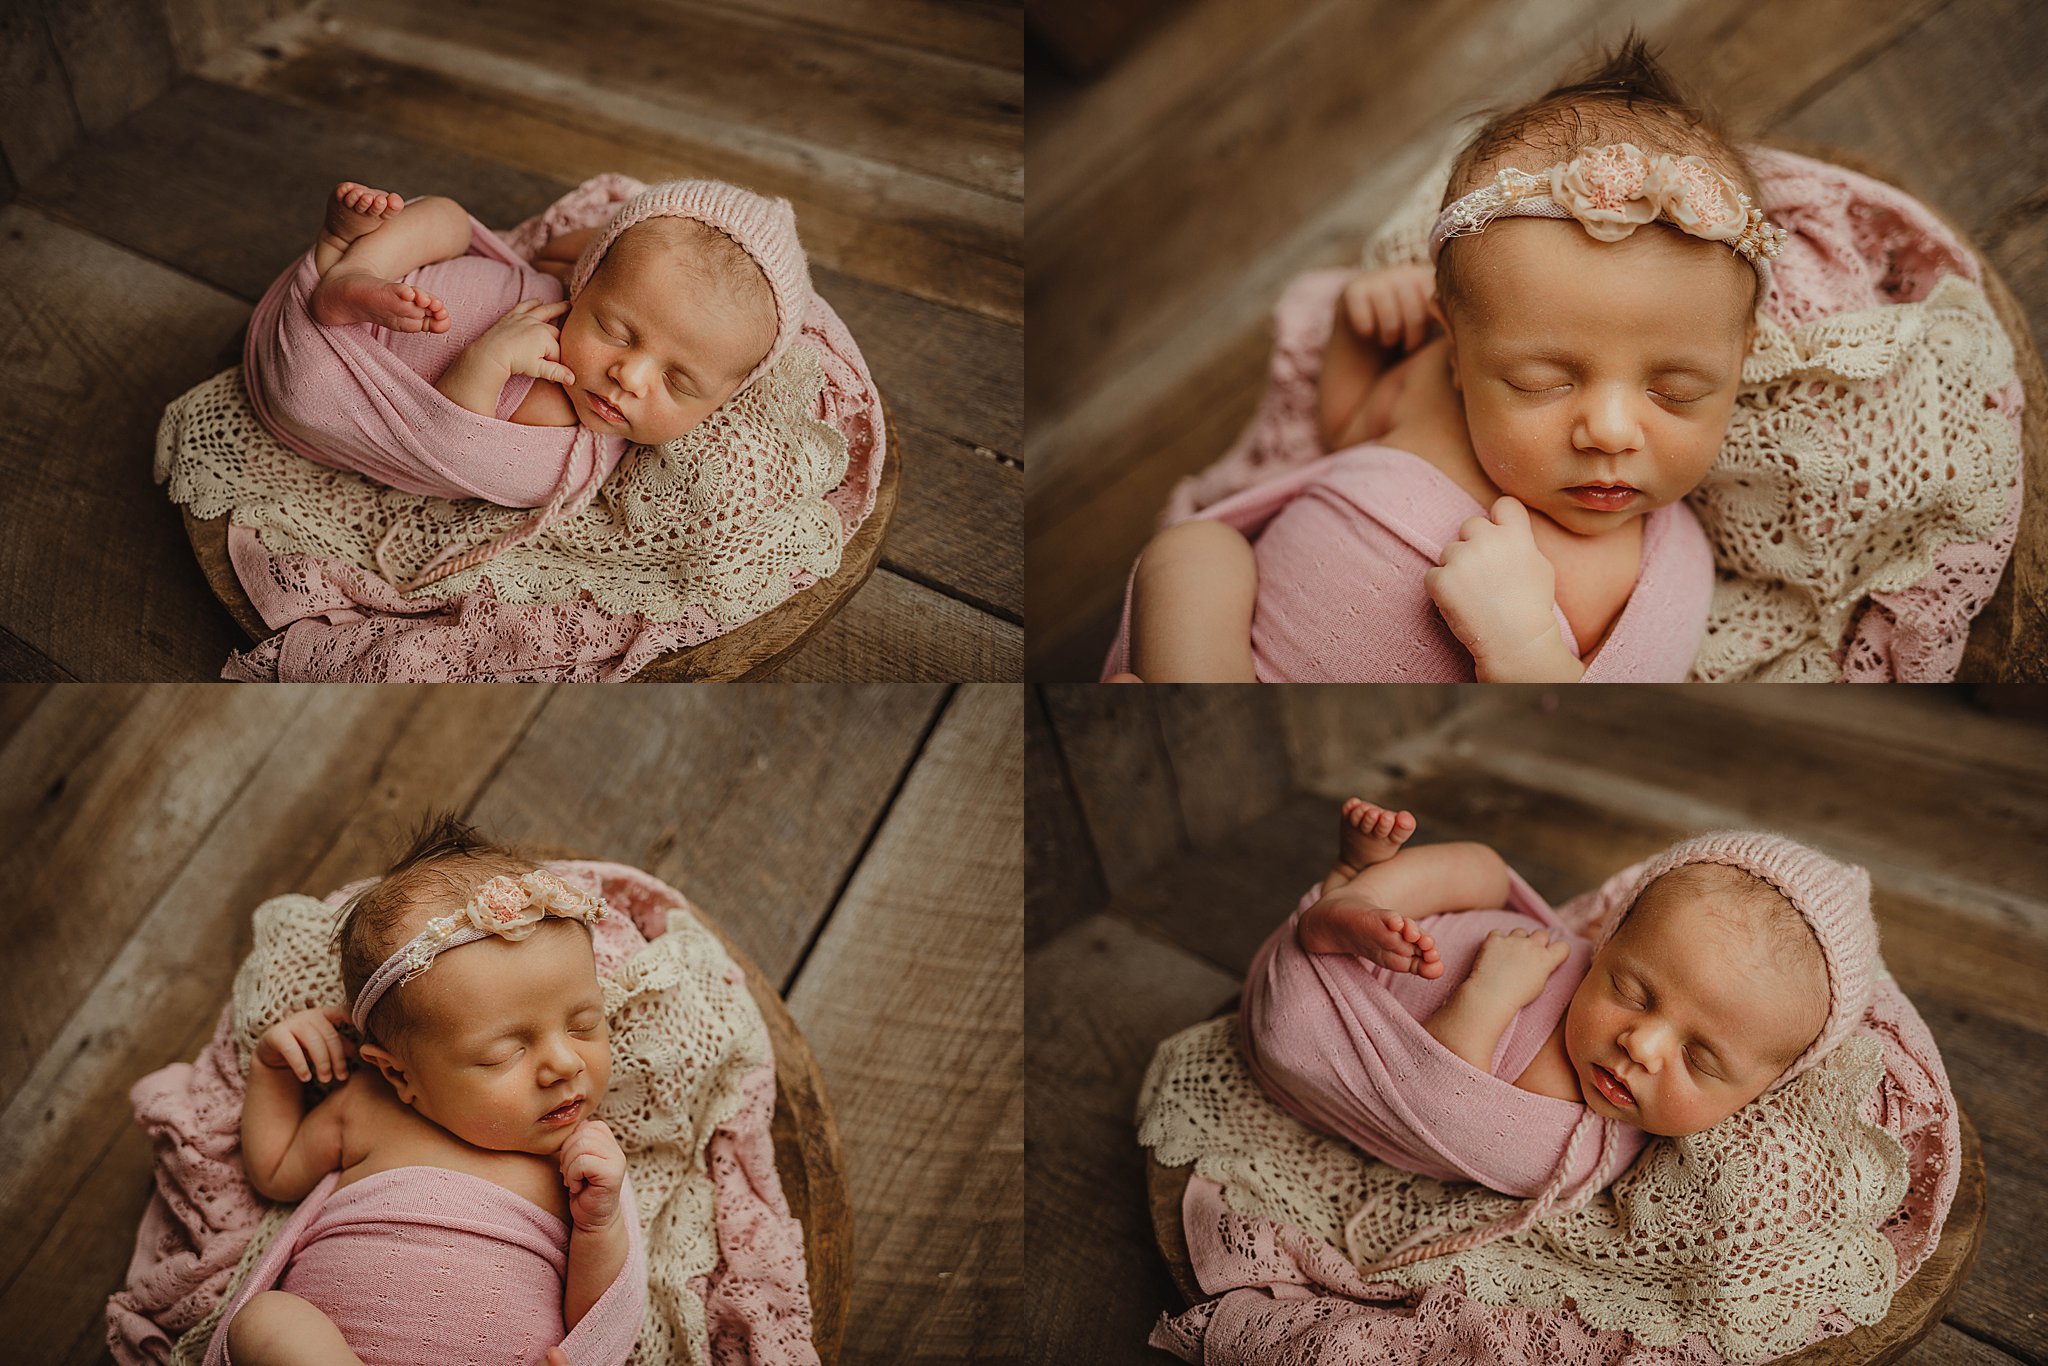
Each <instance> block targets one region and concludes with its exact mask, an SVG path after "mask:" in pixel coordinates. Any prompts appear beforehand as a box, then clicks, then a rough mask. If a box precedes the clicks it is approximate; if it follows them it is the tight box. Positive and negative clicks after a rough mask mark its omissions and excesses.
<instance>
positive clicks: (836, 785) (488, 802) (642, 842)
mask: <svg viewBox="0 0 2048 1366" xmlns="http://www.w3.org/2000/svg"><path fill="white" fill-rule="evenodd" d="M506 686H516V685H506ZM940 698H941V691H940V690H939V689H935V688H902V687H896V688H890V687H866V688H852V687H848V688H832V689H823V688H745V689H739V690H736V691H735V690H729V689H700V688H633V689H628V690H626V691H625V692H624V693H623V694H620V693H618V692H616V691H615V690H612V689H603V688H586V687H569V688H561V689H557V690H556V691H554V692H553V693H552V694H551V695H550V697H549V700H548V706H547V710H546V712H545V713H543V716H544V719H545V720H546V722H547V724H545V725H542V726H536V727H534V728H533V729H532V730H531V731H530V732H529V733H528V734H527V735H526V736H525V737H524V739H522V740H521V742H520V743H519V744H518V745H517V746H516V747H515V748H513V749H512V750H511V751H510V752H509V753H508V754H507V755H506V756H505V760H504V768H503V771H502V773H501V775H500V776H501V781H499V782H498V783H496V784H494V785H493V786H492V789H491V791H490V792H489V793H487V794H485V795H484V797H483V798H482V799H481V800H479V801H478V803H477V804H476V808H475V812H476V817H477V819H478V820H479V821H482V822H483V823H484V824H485V827H486V828H487V829H489V830H492V831H494V832H497V833H498V834H499V836H500V837H501V838H505V839H513V840H518V839H535V840H546V841H550V842H554V843H560V844H566V845H570V846H573V847H575V848H580V849H602V850H605V851H607V852H606V854H605V856H606V857H607V858H613V859H617V860H619V861H620V862H622V863H631V864H633V865H634V866H636V867H639V868H644V869H646V870H647V871H648V872H650V873H653V874H654V875H655V876H656V877H659V878H661V879H663V880H664V881H667V882H669V883H672V884H674V885H675V886H677V887H681V888H683V889H684V890H685V891H686V892H687V893H688V894H689V895H690V897H691V898H692V899H693V900H702V902H703V903H704V904H705V905H706V906H709V907H713V908H716V911H717V913H718V914H719V918H720V921H721V923H722V924H724V925H725V926H726V928H727V931H728V932H729V933H730V934H731V935H732V937H733V939H734V941H735V942H736V943H738V944H739V946H740V947H741V948H743V949H745V950H746V952H747V955H748V957H750V958H752V959H753V960H754V961H755V962H757V963H759V964H760V965H761V966H762V968H763V969H764V970H765V971H766V972H767V973H768V976H769V979H770V980H771V981H773V982H775V983H776V984H777V985H778V987H782V988H785V989H786V988H787V986H788V984H789V981H790V975H791V974H792V973H793V972H794V971H795V970H796V967H797V964H798V963H799V961H800V959H801V957H802V954H803V952H804V946H805V945H806V944H808V943H809V942H810V941H811V939H812V937H813V935H814V934H815V933H816V932H817V929H818V927H819V925H820V924H822V923H823V922H824V921H825V919H826V917H827V915H828V914H830V912H831V911H832V907H833V903H834V899H835V898H836V897H837V896H838V895H839V891H840V889H841V888H842V887H844V886H845V884H846V879H847V877H848V876H850V875H851V874H852V872H853V870H854V869H855V868H856V867H857V866H859V864H860V862H861V860H862V857H863V851H864V849H865V847H866V844H867V841H868V839H869V838H870V836H871V834H872V832H873V830H874V829H875V825H876V822H877V821H879V820H881V819H882V816H883V813H884V811H885V810H887V809H888V803H889V795H890V793H891V792H893V791H894V790H895V787H896V785H897V784H898V783H899V782H901V781H902V779H903V774H904V773H905V772H906V771H907V770H908V769H909V767H910V765H911V763H912V760H913V758H914V756H915V755H916V754H917V752H918V745H919V743H920V742H921V740H922V738H923V736H924V733H925V730H926V728H927V727H928V726H929V725H930V724H931V718H932V715H933V713H934V711H935V709H936V708H937V707H938V706H939V704H940ZM798 848H801V849H803V850H804V851H805V852H804V855H803V857H801V858H795V857H790V858H764V857H763V851H764V850H779V849H790V850H794V849H798Z"/></svg>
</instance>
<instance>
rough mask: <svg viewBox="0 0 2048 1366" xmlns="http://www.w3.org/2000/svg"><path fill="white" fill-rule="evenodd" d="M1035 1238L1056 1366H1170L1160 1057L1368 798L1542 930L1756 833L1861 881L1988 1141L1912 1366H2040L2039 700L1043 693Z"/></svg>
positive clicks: (1304, 691) (1031, 806)
mask: <svg viewBox="0 0 2048 1366" xmlns="http://www.w3.org/2000/svg"><path fill="white" fill-rule="evenodd" d="M1025 725H1026V730H1025V733H1026V762H1025V784H1026V787H1025V791H1026V799H1025V800H1026V807H1027V810H1028V813H1029V839H1028V845H1027V850H1028V852H1027V856H1026V881H1027V886H1028V888H1029V900H1028V904H1027V911H1026V925H1027V930H1026V944H1027V948H1026V973H1025V980H1026V984H1027V985H1026V1004H1025V1010H1026V1018H1027V1020H1028V1022H1029V1023H1028V1027H1027V1031H1026V1033H1027V1042H1026V1048H1025V1070H1026V1077H1027V1082H1026V1093H1027V1096H1028V1101H1027V1104H1028V1107H1029V1122H1028V1128H1027V1136H1028V1142H1029V1154H1030V1156H1029V1161H1028V1173H1029V1174H1028V1182H1027V1187H1026V1211H1027V1219H1028V1221H1029V1226H1030V1237H1031V1248H1032V1254H1031V1255H1032V1265H1033V1267H1034V1272H1035V1274H1034V1276H1033V1281H1032V1286H1033V1293H1032V1298H1031V1305H1030V1314H1031V1320H1030V1322H1031V1327H1030V1336H1031V1342H1032V1345H1033V1348H1034V1350H1035V1351H1036V1352H1037V1353H1038V1354H1039V1355H1038V1358H1037V1359H1041V1360H1047V1361H1088V1362H1105V1363H1108V1362H1124V1361H1132V1362H1135V1361H1151V1360H1160V1361H1163V1360H1166V1358H1165V1357H1164V1356H1163V1355H1161V1354H1159V1353H1154V1352H1150V1351H1148V1349H1146V1348H1145V1347H1144V1346H1143V1343H1144V1340H1145V1335H1146V1333H1147V1332H1148V1331H1149V1328H1150V1325H1151V1323H1152V1321H1153V1320H1154V1319H1155V1318H1156V1317H1157V1315H1158V1314H1159V1313H1160V1312H1161V1311H1163V1310H1166V1309H1169V1308H1174V1309H1177V1308H1178V1307H1179V1300H1178V1297H1177V1295H1176V1293H1175V1291H1174V1289H1173V1285H1172V1282H1171V1281H1170V1280H1169V1279H1168V1277H1167V1273H1166V1268H1165V1263H1164V1262H1163V1260H1162V1259H1161V1258H1160V1256H1159V1254H1158V1252H1157V1250H1156V1248H1155V1246H1154V1243H1153V1237H1152V1229H1151V1224H1150V1221H1149V1217H1148V1214H1147V1209H1146V1198H1145V1167H1144V1155H1143V1153H1142V1152H1141V1150H1140V1149H1139V1148H1138V1145H1137V1141H1136V1132H1135V1128H1134V1125H1133V1122H1132V1111H1133V1107H1134V1106H1135V1104H1136V1101H1137V1093H1138V1082H1139V1079H1140V1078H1141V1077H1142V1076H1143V1074H1144V1069H1145V1065H1146V1064H1147V1062H1149V1061H1150V1059H1151V1056H1152V1051H1153V1049H1154V1048H1155V1047H1156V1046H1157V1045H1158V1043H1159V1042H1160V1040H1162V1039H1164V1038H1165V1037H1166V1036H1167V1035H1169V1034H1172V1033H1174V1032H1176V1031H1178V1030H1180V1029H1181V1028H1183V1027H1185V1026H1187V1025H1190V1024H1193V1023H1195V1022H1196V1021H1198V1020H1201V1019H1204V1018H1206V1017H1207V1016H1209V1015H1210V1014H1212V1013H1213V1012H1215V1011H1216V1010H1217V1009H1218V1008H1219V1007H1220V1006H1222V1005H1223V1004H1224V1003H1225V1002H1227V1001H1229V1000H1230V999H1232V998H1233V997H1234V996H1235V994H1236V992H1237V989H1238V985H1239V983H1240V981H1241V980H1242V977H1243V973H1244V970H1245V967H1246V965H1247V964H1248V963H1249V962H1250V959H1251V956H1252V953H1253V951H1254V950H1255V949H1256V948H1257V947H1258V945H1259V944H1260V943H1261V942H1262V941H1263V940H1264V939H1265V937H1266V936H1267V935H1268V934H1270V933H1271V932H1272V929H1273V926H1274V925H1276V924H1278V923H1279V922H1280V920H1281V919H1282V918H1284V917H1285V915H1286V913H1287V912H1288V911H1289V910H1291V909H1292V907H1293V905H1294V901H1295V899H1296V898H1297V897H1298V896H1299V895H1300V894H1301V893H1302V892H1303V891H1304V890H1306V889H1307V888H1308V887H1309V885H1310V884H1311V883H1313V882H1314V881H1315V880H1316V879H1318V878H1320V877H1321V876H1322V874H1323V873H1325V872H1327V871H1328V868H1329V864H1330V860H1331V857H1332V853H1333V849H1334V842H1335V841H1334V834H1335V828H1336V806H1337V803H1338V801H1340V800H1341V799H1342V798H1343V797H1345V796H1348V795H1353V794H1357V795H1361V796H1365V797H1367V798H1370V799H1371V800H1374V801H1377V802H1382V803H1389V804H1394V805H1397V806H1403V807H1407V808H1409V809H1411V810H1413V811H1414V812H1415V815H1416V819H1417V820H1418V821H1419V822H1420V832H1419V836H1418V837H1427V838H1443V839H1478V840H1484V841H1486V842H1488V843H1490V844H1492V845H1494V846H1495V847H1496V848H1498V849H1499V850H1500V851H1501V852H1502V853H1503V854H1504V855H1505V856H1506V857H1507V859H1508V860H1509V862H1511V863H1512V864H1514V865H1515V866H1516V868H1518V869H1519V870H1520V871H1521V872H1523V873H1524V874H1525V875H1526V876H1527V877H1528V878H1529V880H1530V881H1531V882H1532V883H1534V884H1535V886H1536V889H1537V890H1538V891H1539V892H1541V893H1543V895H1544V896H1545V897H1546V898H1548V899H1550V900H1551V901H1552V902H1553V903H1555V902H1559V901H1563V900H1565V899H1567V898H1569V897H1570V896H1573V895H1576V894H1577V893H1579V892H1581V891H1585V890H1589V889H1591V888H1592V887H1595V886H1597V885H1598V884H1599V883H1600V882H1601V880H1602V879H1604V878H1605V877H1606V876H1607V875H1608V874H1610V873H1613V872H1615V871H1617V870H1619V869H1620V868H1622V867H1624V866H1626V865H1627V864H1629V863H1631V862H1634V861H1635V860H1637V859H1640V858H1643V857H1646V856H1648V855H1649V854H1651V853H1653V852H1655V851H1656V850H1657V849H1659V848H1662V847H1664V846H1665V845H1667V844H1669V843H1670V842H1672V841H1673V840H1675V839H1678V838H1681V837H1683V836H1685V835H1687V834H1692V833H1697V832H1699V831H1702V830H1707V829H1714V828H1717V827H1724V826H1745V825H1749V826H1763V827H1767V828H1771V829H1777V830H1782V831H1784V832H1785V833H1787V834H1789V835H1792V836H1794V837H1795V838H1805V839H1810V840H1814V841H1817V842H1820V843H1823V844H1824V845H1825V846H1826V847H1828V848H1829V849H1831V850H1832V851H1834V852H1836V853H1837V854H1839V855H1841V856H1843V857H1846V858H1850V859H1853V860H1855V861H1857V862H1860V863H1863V864H1864V865H1866V866H1867V867H1868V868H1869V869H1870V872H1871V877H1872V881H1873V884H1874V888H1875V892H1874V896H1875V903H1876V910H1877V917H1878V921H1879V925H1880V930H1881V934H1882V936H1883V947H1884V954H1885V960H1886V962H1887V964H1888V965H1889V966H1890V968H1891V970H1892V972H1893V974H1894V975H1895V976H1896V978H1897V979H1898V982H1899V985H1900V986H1901V987H1902V988H1903V989H1904V990H1905V992H1906V993H1907V995H1908V996H1910V997H1911V998H1912V1000H1913V1004H1914V1005H1915V1007H1916V1008H1917V1009H1918V1010H1919V1011H1920V1014H1921V1016H1922V1017H1923V1018H1924V1019H1925V1020H1926V1021H1927V1025H1928V1027H1929V1029H1930V1030H1932V1031H1933V1034H1934V1037H1935V1039H1936V1041H1937V1042H1938V1043H1939V1045H1940V1047H1941V1050H1942V1059H1943V1062H1944V1064H1945V1066H1946V1067H1947V1069H1948V1074H1949V1079H1950V1082H1951V1084H1952V1085H1953V1086H1954V1088H1955V1092H1956V1095H1957V1097H1958V1098H1959V1099H1960V1100H1961V1102H1962V1104H1963V1106H1964V1108H1965V1109H1966V1110H1967V1111H1968V1112H1969V1113H1970V1115H1971V1116H1972V1118H1973V1119H1974V1120H1975V1122H1976V1124H1977V1128H1978V1130H1979V1132H1980V1133H1981V1135H1982V1138H1983V1145H1984V1164H1985V1168H1986V1171H1987V1173H1988V1177H1989V1187H1990V1192H1989V1197H1988V1199H1989V1218H1988V1221H1987V1224H1986V1227H1985V1231H1984V1237H1983V1242H1982V1244H1981V1246H1980V1248H1979V1252H1978V1257H1977V1264H1976V1269H1975V1271H1974V1272H1973V1273H1972V1274H1971V1275H1970V1277H1969V1279H1968V1280H1967V1281H1966V1282H1965V1283H1964V1284H1963V1286H1962V1289H1961V1292H1960V1294H1959V1295H1958V1296H1957V1298H1956V1300H1955V1302H1954V1304H1953V1306H1952V1307H1951V1308H1950V1310H1949V1312H1948V1314H1947V1315H1946V1317H1945V1319H1944V1320H1943V1322H1942V1323H1941V1324H1940V1325H1939V1326H1938V1327H1937V1328H1936V1329H1935V1330H1934V1332H1933V1333H1931V1334H1930V1335H1929V1336H1928V1337H1927V1338H1926V1339H1924V1340H1923V1341H1922V1342H1921V1343H1920V1344H1919V1345H1918V1346H1917V1347H1915V1348H1914V1349H1912V1351H1911V1352H1910V1353H1909V1354H1908V1355H1907V1356H1906V1357H1905V1358H1904V1360H1907V1361H1910V1362H1913V1363H1917V1364H1918V1366H1964V1364H1965V1363H1967V1364H1969V1366H1995V1364H1997V1363H2012V1362H2040V1361H2042V1360H2044V1359H2048V1322H2044V1321H2043V1318H2042V1316H2041V1313H2040V1308H2041V1306H2042V1304H2043V1303H2044V1302H2048V1252H2044V1251H2043V1248H2042V1244H2041V1240H2040V1232H2039V1231H2040V1229H2041V1228H2042V1226H2043V1225H2044V1223H2048V1141H2044V1139H2043V1137H2042V1129H2041V1116H2042V1115H2043V1114H2048V872H2044V866H2043V863H2042V860H2041V853H2040V851H2041V849H2042V847H2043V845H2044V843H2048V706H2044V704H2043V701H2042V699H2041V697H2040V695H2039V692H2038V690H2035V689H2031V688H2029V689H1997V688H1991V689H1983V690H1977V691H1974V692H1973V691H1966V690H1962V689H1955V688H1904V687H1892V688H1875V689H1849V690H1835V691H1825V690H1819V689H1797V688H1790V687H1783V688H1766V687H1751V688H1726V689H1707V688H1698V687H1693V688H1683V687H1670V688H1655V687H1634V688H1606V689H1592V690H1571V689H1544V688H1534V687H1530V688H1510V687H1485V688H1482V687H1478V686H1476V685H1475V686H1468V687H1464V688H1420V687H1405V688H1404V687H1382V688H1371V687H1356V688H1336V687H1324V688H1308V687H1301V688H1286V689H1260V688H1256V687H1243V688H1231V687H1222V686H1204V687H1152V688H1115V687H1099V686H1089V685H1074V686H1047V687H1043V688H1035V689H1033V690H1032V695H1031V698H1030V701H1029V703H1028V707H1027V712H1026V718H1025Z"/></svg>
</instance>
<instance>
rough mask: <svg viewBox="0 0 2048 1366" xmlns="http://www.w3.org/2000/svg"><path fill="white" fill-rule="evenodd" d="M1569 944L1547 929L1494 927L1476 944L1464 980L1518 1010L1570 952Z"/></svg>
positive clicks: (1539, 988) (1540, 990)
mask: <svg viewBox="0 0 2048 1366" xmlns="http://www.w3.org/2000/svg"><path fill="white" fill-rule="evenodd" d="M1571 951H1572V950H1571V945H1570V944H1568V943H1566V942H1565V941H1564V939H1563V938H1562V937H1561V936H1560V937H1555V938H1553V936H1552V934H1551V932H1550V931H1549V930H1544V929H1531V930H1495V931H1494V932H1493V933H1492V934H1489V935H1487V936H1486V942H1485V943H1483V944H1481V945H1480V946H1479V957H1478V958H1477V959H1475V960H1474V961H1473V964H1472V972H1471V975H1470V976H1468V977H1467V978H1466V979H1465V980H1466V981H1468V982H1473V983H1477V984H1479V986H1480V987H1481V988H1482V989H1484V990H1485V991H1487V992H1489V993H1492V994H1494V995H1496V996H1497V997H1498V998H1500V999H1501V1000H1503V1001H1506V1002H1510V1003H1512V1004H1513V1005H1514V1008H1515V1009H1516V1010H1520V1009H1521V1008H1522V1007H1523V1006H1525V1005H1527V1004H1529V1002H1531V1001H1533V1000H1535V999H1536V998H1537V997H1538V996H1541V995H1542V994H1543V984H1544V983H1545V982H1547V981H1549V980H1550V974H1551V973H1553V972H1555V971H1557V969H1558V965H1559V964H1561V963H1563V962H1564V960H1565V959H1566V958H1568V957H1569V956H1570V955H1571Z"/></svg>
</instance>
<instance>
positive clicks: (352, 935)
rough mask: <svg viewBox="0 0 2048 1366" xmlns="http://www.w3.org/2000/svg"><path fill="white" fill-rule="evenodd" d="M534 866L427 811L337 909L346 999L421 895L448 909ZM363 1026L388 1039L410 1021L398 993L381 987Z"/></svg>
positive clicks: (383, 954)
mask: <svg viewBox="0 0 2048 1366" xmlns="http://www.w3.org/2000/svg"><path fill="white" fill-rule="evenodd" d="M538 866H539V865H538V864H536V863H534V862H533V861H532V860H531V859H524V858H521V857H520V856H519V855H517V854H515V853H513V852H512V851H511V850H510V849H507V848H505V847H504V846H503V845H500V844H496V843H494V842H492V841H491V840H488V839H486V838H485V837H484V836H482V835H480V834H478V833H477V831H476V829H475V827H473V826H470V825H465V824H464V823H463V822H461V821H459V820H457V819H456V818H455V816H454V815H453V814H452V813H450V812H445V811H444V812H434V813H430V814H429V815H428V816H426V817H425V818H424V819H423V820H422V821H421V822H420V825H419V827H418V828H417V829H416V830H414V832H413V834H412V839H411V843H410V846H409V847H408V848H407V849H406V851H405V852H404V853H403V854H401V855H399V857H398V859H397V861H396V862H394V863H393V864H392V865H391V866H390V867H389V868H387V869H386V870H385V871H384V876H383V877H381V878H379V879H378V880H377V881H376V882H375V883H373V884H371V885H370V886H369V887H366V888H364V889H363V890H362V891H360V892H358V893H356V894H355V895H354V896H353V897H351V898H349V901H348V904H347V905H345V906H343V907H342V908H341V923H340V924H339V925H338V926H336V928H335V939H336V941H337V942H338V944H339V945H340V948H341V983H342V986H343V988H344V989H345V990H346V991H347V992H348V999H349V1000H350V1001H351V1002H353V1001H354V1000H355V999H356V997H357V996H358V995H359V994H361V992H362V989H363V984H364V983H365V982H368V981H369V980H370V978H371V977H373V976H374V975H375V974H376V972H377V969H378V968H380V967H382V966H383V964H384V960H385V959H387V958H389V957H390V956H391V955H392V954H393V953H396V952H397V951H398V949H399V948H400V947H401V946H403V945H404V943H405V941H406V940H408V939H410V938H412V936H413V935H414V934H415V933H417V932H418V930H419V928H420V927H418V926H413V927H411V928H408V927H407V924H406V918H407V916H408V915H409V914H411V913H412V912H413V911H414V910H415V909H417V908H418V907H419V905H420V904H421V902H422V901H425V900H428V899H430V898H431V899H432V900H433V901H434V902H435V903H436V904H444V903H445V904H446V905H447V906H448V908H449V909H451V910H452V909H454V908H455V907H457V906H460V905H461V904H462V903H463V902H464V901H466V900H468V898H469V895H470V893H471V892H472V891H474V890H475V889H476V888H477V887H479V886H481V885H482V884H483V883H485V882H487V881H489V880H490V879H491V878H494V877H497V876H499V875H501V874H503V875H508V876H512V877H517V876H519V875H520V874H522V873H530V872H532V871H533V870H534V869H535V868H536V867H538ZM369 1025H370V1032H371V1033H372V1034H373V1035H375V1036H376V1037H377V1038H378V1039H380V1040H383V1041H384V1042H386V1043H389V1042H390V1041H391V1040H392V1039H394V1038H397V1037H399V1036H400V1035H403V1034H404V1033H405V1032H406V1030H407V1028H408V1027H409V1025H410V1022H409V1021H408V1020H407V1019H406V1016H405V993H404V992H402V991H387V992H385V993H384V996H383V999H381V1000H379V1001H378V1002H377V1004H376V1006H375V1008H374V1009H372V1010H371V1011H370V1019H369Z"/></svg>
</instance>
